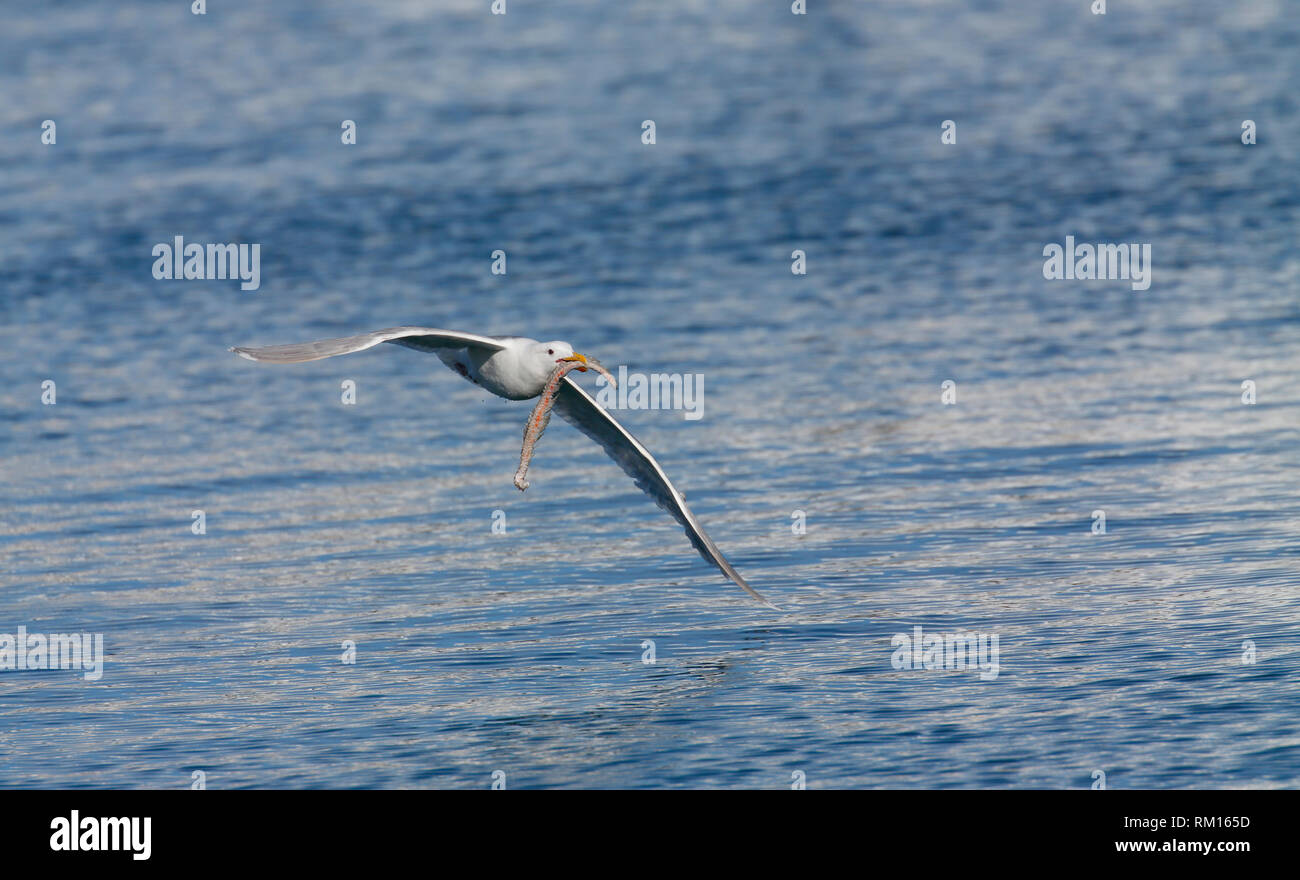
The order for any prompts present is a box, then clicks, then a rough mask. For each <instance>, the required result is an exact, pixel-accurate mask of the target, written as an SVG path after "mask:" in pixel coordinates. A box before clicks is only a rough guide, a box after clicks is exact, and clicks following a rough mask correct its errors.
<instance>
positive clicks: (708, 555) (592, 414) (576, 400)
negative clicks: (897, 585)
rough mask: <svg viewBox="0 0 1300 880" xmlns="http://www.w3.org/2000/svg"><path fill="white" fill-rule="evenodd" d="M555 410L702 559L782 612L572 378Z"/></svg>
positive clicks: (652, 460) (564, 383)
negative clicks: (668, 516)
mask: <svg viewBox="0 0 1300 880" xmlns="http://www.w3.org/2000/svg"><path fill="white" fill-rule="evenodd" d="M555 411H556V412H558V413H559V414H560V418H562V419H564V420H565V421H566V422H568V423H569V424H571V425H573V426H574V427H575V428H577V429H578V430H579V431H581V432H582V433H584V434H586V435H587V436H588V437H590V438H591V439H592V440H595V441H596V442H597V443H599V444H600V445H601V448H603V449H604V450H605V452H606V454H607V455H609V457H610V458H612V459H614V461H615V462H617V463H618V466H619V467H621V468H622V469H623V470H624V471H626V472H627V475H628V476H630V477H631V478H632V479H633V480H634V481H635V482H636V484H637V486H639V487H640V488H641V491H642V492H645V493H646V494H647V495H649V496H650V497H651V498H653V499H654V500H655V503H656V504H658V505H659V506H660V507H662V508H663V509H664V510H666V511H668V513H670V514H672V517H673V519H675V520H677V521H678V522H679V523H681V524H682V528H684V529H686V537H688V538H690V539H691V544H692V545H694V547H695V549H696V550H698V551H699V552H700V555H701V556H703V557H704V558H705V559H706V560H707V561H709V562H711V563H713V564H714V565H716V566H717V567H718V568H720V569H721V570H722V573H723V574H725V575H726V576H727V577H729V578H731V579H732V580H733V581H735V582H736V583H737V584H739V585H740V588H741V589H742V590H744V591H745V592H746V593H748V594H749V595H751V596H753V597H754V598H755V599H757V600H758V601H760V602H762V603H763V604H764V605H766V606H767V607H769V608H771V609H773V610H775V611H780V610H781V609H779V608H777V607H776V606H775V605H773V604H772V603H771V602H769V601H767V600H766V599H764V598H763V597H762V596H760V595H759V594H758V593H757V592H755V591H754V588H753V587H751V586H750V585H749V584H747V583H745V579H744V578H743V577H741V576H740V572H738V571H736V570H735V569H734V568H732V567H731V563H730V562H728V561H727V558H726V557H725V556H723V555H722V553H720V552H719V551H718V548H717V547H716V546H715V545H714V543H713V541H712V540H710V539H709V536H708V535H706V534H705V533H704V529H702V528H700V523H699V521H698V520H696V519H695V514H693V513H691V509H690V508H689V507H687V506H686V502H685V501H683V500H682V495H681V493H680V492H678V491H677V488H676V487H675V486H674V485H673V484H672V481H671V480H669V479H668V475H667V474H665V473H664V469H663V468H661V467H660V466H659V462H657V461H655V458H654V456H653V455H651V454H650V452H649V451H648V450H647V449H646V448H645V447H644V446H642V445H641V442H640V441H639V440H637V439H636V438H635V437H633V436H632V435H631V433H629V432H628V430H627V429H626V428H624V427H623V426H622V425H620V424H619V423H618V422H617V421H616V420H615V419H614V417H613V416H612V415H610V414H609V413H608V412H606V411H605V409H604V408H603V407H602V406H601V405H600V404H598V403H596V401H594V400H592V398H591V395H589V394H587V392H585V391H583V390H582V388H581V387H580V386H579V385H578V384H577V383H576V382H574V381H573V380H572V379H571V378H569V377H568V376H565V377H564V380H563V381H562V382H561V383H560V387H559V390H558V391H557V392H556V394H555Z"/></svg>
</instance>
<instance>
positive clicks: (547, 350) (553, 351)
mask: <svg viewBox="0 0 1300 880" xmlns="http://www.w3.org/2000/svg"><path fill="white" fill-rule="evenodd" d="M546 353H547V354H555V349H553V348H548V349H546Z"/></svg>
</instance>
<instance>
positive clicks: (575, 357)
mask: <svg viewBox="0 0 1300 880" xmlns="http://www.w3.org/2000/svg"><path fill="white" fill-rule="evenodd" d="M561 361H579V362H581V363H582V366H581V367H578V372H579V373H585V372H587V366H586V364H587V356H586V355H582V354H578V353H577V352H576V351H575V352H574V353H573V354H571V355H569V356H568V357H566V358H557V359H556V361H555V362H556V363H557V364H558V363H560V362H561Z"/></svg>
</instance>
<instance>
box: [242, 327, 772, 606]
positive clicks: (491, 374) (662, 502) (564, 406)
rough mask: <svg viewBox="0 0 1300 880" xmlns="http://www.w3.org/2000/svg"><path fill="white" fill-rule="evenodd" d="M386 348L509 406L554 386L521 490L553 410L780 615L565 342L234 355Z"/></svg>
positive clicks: (406, 342) (472, 337)
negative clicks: (437, 365) (611, 408)
mask: <svg viewBox="0 0 1300 880" xmlns="http://www.w3.org/2000/svg"><path fill="white" fill-rule="evenodd" d="M381 342H391V343H393V344H394V345H401V346H405V347H406V348H414V349H416V350H418V351H427V352H432V353H433V354H436V355H437V356H438V357H439V359H441V360H442V362H443V363H444V364H446V365H447V366H448V367H450V368H451V369H453V370H455V371H456V372H457V373H459V374H460V375H461V376H463V377H464V378H466V379H468V380H469V381H471V382H473V383H475V384H476V385H481V386H482V387H484V388H486V389H487V390H488V391H491V392H492V393H493V394H495V395H497V396H498V397H504V398H506V399H507V400H528V399H530V398H533V397H538V396H539V395H542V394H543V392H544V391H547V390H548V389H547V384H548V382H551V381H552V380H555V384H553V386H552V389H551V390H552V391H553V398H554V399H553V401H552V400H550V397H551V395H550V394H548V395H546V397H544V399H543V401H542V402H541V403H539V404H538V406H537V408H535V409H534V415H533V416H532V417H530V419H529V423H530V424H529V427H528V428H526V429H525V447H524V455H523V461H522V462H521V464H520V471H519V474H518V475H517V476H516V478H515V485H516V486H518V487H519V488H520V489H524V488H526V487H527V485H528V483H527V481H526V480H524V479H523V475H524V473H525V472H526V469H527V461H528V458H529V457H530V456H531V442H535V441H536V435H534V436H533V438H532V441H529V439H528V437H529V433H530V431H534V430H535V431H536V433H537V434H540V430H541V428H542V427H545V421H544V420H545V419H547V418H549V406H544V404H551V403H553V405H554V407H555V409H556V410H557V411H558V412H559V413H560V416H561V417H562V418H563V419H564V420H565V421H567V422H568V423H569V424H571V425H573V426H574V427H575V428H577V429H578V430H579V431H581V432H582V433H584V434H586V435H587V436H588V437H590V438H591V439H592V440H595V441H596V442H597V443H599V444H600V446H601V448H603V449H604V450H605V452H606V454H608V455H609V457H610V458H612V459H614V461H615V462H616V463H617V464H618V465H619V466H620V467H621V468H623V470H624V471H626V472H627V474H628V476H630V477H631V478H632V479H633V480H635V481H636V484H637V486H639V487H640V488H641V491H643V492H645V493H646V494H647V495H649V496H650V497H651V498H653V499H654V501H655V503H657V504H658V505H659V506H660V507H662V508H663V509H664V510H666V511H668V513H670V514H671V515H672V517H673V519H675V520H677V522H679V523H681V525H682V527H683V528H684V529H685V530H686V537H688V538H690V541H691V544H692V545H693V546H694V547H695V549H696V550H698V551H699V553H700V555H701V556H703V557H704V558H705V560H707V561H708V562H711V563H713V564H714V565H716V566H717V567H718V568H719V569H721V571H722V573H723V574H725V575H726V576H727V577H729V578H731V580H733V581H735V582H736V583H737V584H738V585H739V586H740V588H741V589H742V590H744V591H745V592H746V593H748V594H749V595H750V596H752V597H754V598H755V599H757V600H758V601H760V602H762V603H763V604H764V605H766V606H768V607H769V608H772V609H773V610H776V611H779V610H780V609H779V608H777V607H776V606H775V605H773V604H772V603H771V602H769V601H767V600H766V599H764V598H763V597H762V596H760V595H759V594H758V593H757V592H756V591H755V590H754V588H753V587H751V586H750V585H749V584H748V583H746V582H745V579H744V578H743V577H741V576H740V573H739V572H738V571H736V569H735V568H733V567H732V565H731V563H730V562H728V561H727V559H726V557H725V556H723V555H722V553H721V552H720V551H719V550H718V548H717V546H716V545H715V544H714V543H713V541H712V540H711V539H710V538H709V536H708V535H707V534H705V532H704V529H703V528H701V527H700V523H699V521H698V520H696V518H695V514H693V513H691V509H690V508H689V507H687V506H686V502H685V500H684V498H683V495H682V493H681V492H678V491H677V489H676V487H674V486H673V484H672V481H671V480H669V479H668V475H667V474H665V473H664V469H663V468H662V467H660V466H659V462H657V461H655V458H654V456H653V455H651V454H650V452H649V451H648V450H647V449H646V448H645V447H644V446H642V445H641V443H640V441H638V440H637V439H636V438H635V437H633V436H632V434H631V433H629V432H628V430H627V429H626V428H624V427H623V426H622V425H620V424H619V423H618V422H617V421H616V420H615V419H614V417H613V416H611V415H610V414H609V413H608V412H607V411H606V410H605V409H604V408H603V407H601V406H600V405H599V404H598V403H596V401H595V400H593V399H592V398H591V396H590V395H589V394H587V392H585V391H583V390H582V388H581V387H580V386H579V385H578V384H577V383H576V382H574V381H573V380H572V379H571V378H569V377H568V376H567V375H564V373H565V372H567V370H568V369H570V368H574V367H576V368H577V369H579V370H583V371H584V372H585V368H586V367H587V366H588V365H590V366H592V367H593V368H595V369H597V370H600V371H601V372H602V373H603V372H604V369H603V368H601V367H600V366H599V365H598V364H597V363H596V362H595V361H594V360H589V359H588V358H587V357H586V356H584V355H581V354H577V353H575V352H574V350H573V346H571V345H569V343H567V342H538V341H537V340H535V339H528V338H526V337H522V336H479V335H477V334H474V333H460V332H457V331H454V330H438V329H435V328H433V327H392V328H390V329H388V330H376V331H374V332H373V333H362V334H360V335H358V336H345V337H342V338H340V339H322V340H319V341H317V342H301V343H294V344H291V345H270V346H266V347H265V348H244V347H237V348H232V349H230V350H231V351H233V352H235V353H236V354H238V355H240V356H241V357H245V358H248V359H249V360H252V361H262V362H265V363H271V364H300V363H305V362H306V361H315V360H320V359H321V358H327V357H334V356H335V355H340V354H351V353H352V352H354V351H364V350H365V349H367V348H371V347H373V346H375V345H378V344H379V343H381ZM606 375H608V373H606ZM611 378H612V377H611ZM539 417H540V418H541V419H542V421H541V424H540V427H536V426H535V425H534V423H535V422H537V421H538V420H539Z"/></svg>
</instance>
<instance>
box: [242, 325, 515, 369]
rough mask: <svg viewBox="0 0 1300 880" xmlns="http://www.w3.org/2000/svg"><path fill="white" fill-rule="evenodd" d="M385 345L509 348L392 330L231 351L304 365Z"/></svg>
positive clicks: (446, 333) (434, 332)
mask: <svg viewBox="0 0 1300 880" xmlns="http://www.w3.org/2000/svg"><path fill="white" fill-rule="evenodd" d="M381 342H391V343H393V344H395V345H403V346H406V347H407V348H414V349H418V350H420V351H429V352H434V353H435V354H436V353H437V352H439V351H445V350H448V349H453V350H454V349H462V348H481V349H486V350H488V351H500V350H501V349H503V348H505V346H504V345H503V344H502V343H501V342H500V341H498V340H496V339H493V338H492V337H490V336H479V335H477V334H474V333H458V332H457V331H455V330H438V329H436V328H434V327H390V328H388V329H387V330H376V331H374V332H373V333H362V334H361V335H359V336H344V337H342V338H340V339H321V340H319V341H317V342H297V343H293V344H291V345H268V346H266V347H265V348H242V347H239V348H232V349H231V351H233V352H234V353H235V354H237V355H239V356H240V357H246V358H248V359H249V360H250V361H266V362H267V363H272V364H301V363H305V362H306V361H318V360H320V359H321V358H327V357H334V356H335V355H339V354H351V353H352V352H354V351H364V350H365V349H367V348H370V347H371V346H375V345H378V344H379V343H381Z"/></svg>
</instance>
